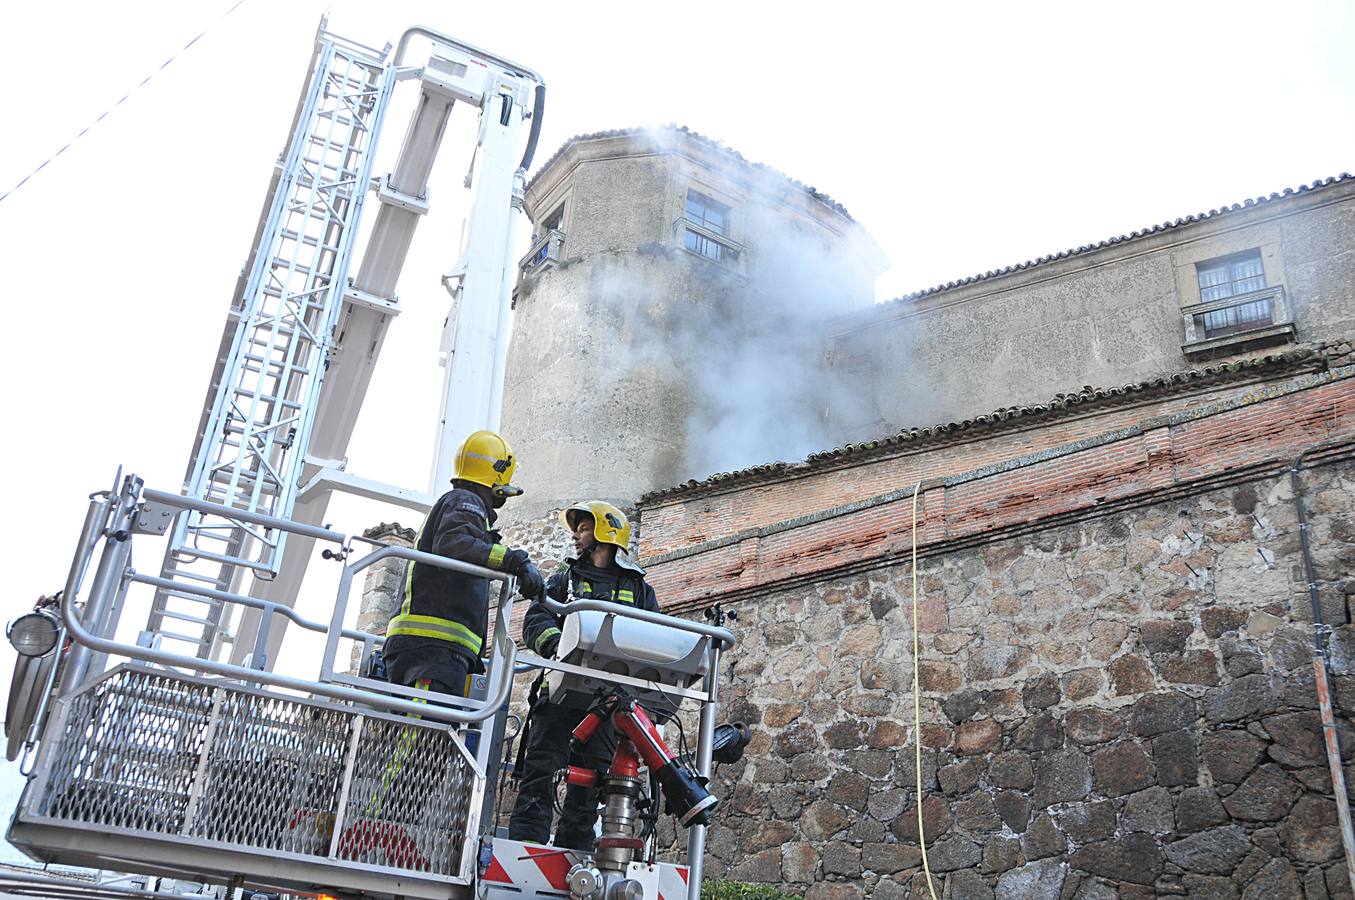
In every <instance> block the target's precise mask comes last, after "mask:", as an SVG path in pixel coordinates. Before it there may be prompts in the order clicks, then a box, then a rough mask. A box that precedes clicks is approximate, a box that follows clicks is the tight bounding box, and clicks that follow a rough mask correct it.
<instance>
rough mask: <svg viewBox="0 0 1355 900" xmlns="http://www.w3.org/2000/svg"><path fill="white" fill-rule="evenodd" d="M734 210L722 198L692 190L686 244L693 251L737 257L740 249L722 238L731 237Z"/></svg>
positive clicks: (727, 258)
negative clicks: (731, 221)
mask: <svg viewBox="0 0 1355 900" xmlns="http://www.w3.org/2000/svg"><path fill="white" fill-rule="evenodd" d="M730 212H731V209H730V207H729V206H727V205H725V204H723V203H721V202H719V201H718V200H715V199H713V198H711V197H708V196H706V195H705V194H703V193H701V192H700V191H694V190H688V191H687V206H686V209H685V210H684V217H685V219H686V220H687V228H686V231H685V233H684V234H683V236H682V243H683V246H684V247H686V248H687V249H688V250H690V251H692V252H693V253H698V254H700V255H701V256H704V257H707V258H709V259H713V260H717V261H722V262H723V261H730V260H733V259H736V258H737V257H738V253H739V251H738V250H737V249H735V248H734V247H732V246H730V245H729V244H727V243H725V242H723V241H721V240H719V238H721V237H729V232H730Z"/></svg>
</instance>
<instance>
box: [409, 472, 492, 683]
mask: <svg viewBox="0 0 1355 900" xmlns="http://www.w3.org/2000/svg"><path fill="white" fill-rule="evenodd" d="M495 518H496V515H495V513H494V510H492V509H491V508H490V507H489V506H488V504H486V502H485V501H484V500H482V499H481V498H480V496H479V495H478V494H475V493H473V492H472V491H468V490H465V489H463V488H454V489H453V490H450V491H448V492H447V493H445V494H443V495H442V496H441V497H440V498H439V499H438V502H437V503H435V504H433V508H432V509H431V510H429V512H428V518H426V519H424V523H423V528H421V529H420V530H419V538H418V541H417V543H416V544H415V548H416V549H418V550H422V551H423V552H425V553H435V554H437V555H438V556H446V557H448V558H450V559H458V560H461V561H462V562H468V563H474V564H475V565H477V566H485V567H487V568H490V569H498V568H500V567H501V566H502V565H503V558H504V554H505V553H507V552H508V550H507V548H506V547H505V546H504V545H503V544H501V543H499V542H498V535H497V534H496V533H495V532H493V531H491V530H490V529H491V528H493V526H494V520H495ZM488 616H489V582H488V580H486V579H484V578H477V577H475V576H474V575H464V574H462V573H460V572H453V571H452V570H450V569H439V568H437V567H435V566H429V565H422V564H419V563H411V564H410V565H409V566H408V568H407V570H406V572H405V596H404V603H403V604H402V605H401V607H400V611H399V613H397V614H396V615H395V617H394V618H392V619H391V620H390V625H389V626H388V627H387V629H386V635H387V638H386V646H385V651H384V652H385V655H386V656H388V657H389V656H394V655H396V654H408V653H413V652H418V651H419V650H421V649H425V648H428V649H435V648H436V649H451V650H454V651H456V652H458V653H460V654H462V655H464V656H466V657H468V658H469V659H470V670H471V671H472V672H479V671H483V665H482V664H481V662H480V650H481V648H482V647H483V646H484V637H485V626H486V622H487V619H488Z"/></svg>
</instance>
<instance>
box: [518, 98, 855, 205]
mask: <svg viewBox="0 0 1355 900" xmlns="http://www.w3.org/2000/svg"><path fill="white" fill-rule="evenodd" d="M654 131H670V132H674V133H678V134H685V135H687V136H688V137H690V138H692V139H693V140H695V141H696V142H697V143H699V144H702V145H704V146H706V147H710V148H712V149H714V150H718V151H720V152H721V153H724V154H725V155H726V156H729V157H731V158H733V159H735V160H737V161H739V162H741V163H743V164H744V165H746V166H749V167H751V168H754V169H760V170H761V171H764V172H768V173H770V174H772V175H775V176H777V177H778V178H781V179H783V180H784V181H786V182H787V183H788V184H790V185H792V186H793V187H796V188H799V189H800V190H803V191H804V192H805V193H806V194H808V195H809V196H811V197H813V198H814V199H815V200H818V201H819V202H820V203H822V204H824V205H825V206H827V207H829V208H830V209H833V210H835V211H836V212H839V213H841V214H842V215H843V216H845V217H846V218H847V219H848V220H850V221H852V222H855V221H856V220H855V219H853V218H852V214H851V213H849V212H848V211H847V207H845V206H843V205H842V204H841V203H838V202H837V201H836V200H834V199H833V198H832V197H830V196H828V195H827V194H825V193H823V192H822V191H820V190H819V189H818V188H816V187H814V186H813V185H808V184H805V183H804V182H802V181H800V180H798V179H795V178H791V177H790V176H789V175H787V174H786V173H785V172H782V171H781V170H779V169H777V168H775V167H773V166H769V165H767V164H766V163H760V162H753V161H752V160H750V159H748V158H747V157H745V156H744V155H743V154H742V153H740V152H739V151H737V150H735V149H734V148H733V147H729V146H727V145H725V144H724V143H722V142H721V141H718V140H716V139H715V138H712V137H707V136H706V135H704V134H701V133H700V132H698V131H693V130H692V129H690V128H688V127H687V126H686V125H678V124H676V123H669V124H667V125H656V126H652V127H644V126H636V127H633V128H609V129H607V130H605V131H593V132H589V133H587V134H576V135H574V136H573V137H571V138H569V139H568V140H567V141H565V142H564V143H563V144H561V145H560V146H559V148H558V149H557V150H556V151H555V152H554V153H552V154H551V155H550V157H549V158H548V159H547V160H546V161H545V162H544V163H542V164H541V166H540V167H539V168H537V170H536V174H534V175H533V176H532V177H531V179H530V180H529V181H528V182H527V187H528V188H529V189H530V188H531V186H532V185H533V184H535V183H536V181H537V179H539V178H540V177H541V174H542V173H543V172H545V171H546V170H547V169H549V168H550V167H551V166H553V165H554V164H555V161H556V160H557V159H559V158H560V157H561V156H563V155H564V152H565V151H566V150H568V149H569V148H570V146H571V145H573V144H575V143H577V142H579V141H593V140H599V139H601V138H611V137H630V136H632V135H637V134H648V133H650V132H654Z"/></svg>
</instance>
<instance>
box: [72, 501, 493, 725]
mask: <svg viewBox="0 0 1355 900" xmlns="http://www.w3.org/2000/svg"><path fill="white" fill-rule="evenodd" d="M187 510H193V511H198V512H208V513H213V514H219V515H229V516H231V517H233V518H236V519H239V520H240V521H241V522H242V523H245V524H252V525H261V526H265V527H268V528H274V529H278V530H281V531H288V532H291V533H296V534H302V535H305V536H307V537H311V538H314V539H315V540H317V541H323V542H326V543H329V544H333V545H335V546H337V547H338V548H339V549H338V551H337V552H336V553H335V555H336V556H338V557H339V558H346V557H347V555H348V554H349V553H350V552H351V548H352V544H353V541H354V539H353V538H351V537H350V536H348V535H346V534H343V533H342V532H338V531H333V530H331V529H328V528H320V527H317V526H313V525H305V524H301V523H297V522H293V521H290V520H286V519H278V518H275V517H272V516H267V515H263V514H258V513H249V512H243V511H240V510H232V509H229V508H227V507H224V506H219V505H217V504H214V503H210V502H207V501H202V500H197V499H194V498H190V497H183V496H180V495H178V494H169V493H166V492H163V491H157V490H151V489H148V488H143V487H142V485H141V482H140V479H137V478H136V477H135V476H129V477H128V478H126V479H124V482H123V484H122V485H121V487H120V488H119V490H118V492H117V493H116V494H115V495H112V496H110V497H109V498H108V499H105V500H96V501H94V502H93V503H91V507H90V511H89V513H88V515H87V519H86V525H85V528H84V529H83V530H82V537H81V542H80V545H79V547H78V548H77V551H76V557H75V559H74V560H73V561H72V564H71V575H70V578H69V579H68V582H67V587H68V590H67V591H65V592H64V593H63V596H62V604H61V616H62V621H63V622H64V624H65V626H66V628H67V631H68V633H69V634H70V637H71V639H72V641H73V642H74V643H75V644H76V645H77V649H75V650H74V652H73V653H72V654H71V657H70V658H69V659H68V660H67V665H66V673H65V676H64V678H63V682H62V685H63V687H62V692H63V693H66V692H69V691H71V690H73V689H75V688H76V687H77V686H78V685H79V684H80V683H81V682H83V681H84V680H85V678H86V677H87V675H88V674H89V671H90V669H91V668H92V667H91V662H92V661H94V660H95V659H96V658H98V657H100V656H117V657H122V658H126V659H134V660H140V661H142V662H147V663H151V664H153V665H159V666H165V667H168V668H173V669H178V670H184V671H191V672H200V673H203V674H206V675H216V676H221V677H224V678H230V679H237V680H240V681H244V682H248V683H254V684H266V685H270V686H273V687H278V688H283V689H285V690H291V691H299V692H304V693H310V694H314V695H317V696H322V697H328V698H330V699H334V700H342V701H347V702H351V703H360V704H363V705H365V706H369V707H374V708H377V709H381V710H384V711H386V712H392V713H403V714H407V715H419V716H422V717H423V718H426V719H433V720H436V721H439V722H445V723H457V724H465V723H473V722H483V721H484V720H485V719H487V718H489V717H491V716H492V715H494V713H495V712H496V711H497V710H498V709H499V708H500V707H501V706H502V705H503V704H504V703H505V702H506V701H507V699H508V696H509V693H510V692H511V690H512V680H513V678H512V673H513V666H514V661H515V658H516V654H517V648H516V646H515V645H514V643H513V640H512V637H511V636H510V634H509V622H510V621H511V616H512V608H513V592H514V588H515V586H516V580H515V579H514V578H513V576H511V575H509V574H507V573H504V572H500V571H497V570H494V569H487V568H484V567H481V566H475V565H471V564H469V563H464V562H461V561H459V560H454V559H448V558H446V557H442V556H437V555H434V554H430V553H421V552H419V551H417V550H410V549H407V548H404V547H392V546H386V545H380V544H378V543H377V542H371V543H373V544H374V545H376V546H377V549H376V550H375V551H374V552H372V553H369V554H367V555H366V556H364V557H363V558H362V559H360V560H358V561H357V562H355V563H352V564H350V565H346V566H345V567H344V569H343V572H342V573H341V575H340V579H339V586H338V590H337V595H336V597H335V601H334V614H333V616H332V617H331V620H330V622H329V623H328V624H321V623H318V622H312V621H309V620H307V619H304V618H302V617H301V616H300V615H298V614H297V613H296V612H295V611H294V610H293V609H291V608H290V607H288V606H285V605H283V604H280V603H277V602H274V601H268V600H259V599H257V598H254V597H251V596H248V595H246V594H239V593H233V592H229V591H221V590H217V589H214V588H209V587H205V586H202V585H197V584H193V583H191V582H184V581H179V580H174V579H167V578H162V577H159V576H153V575H145V574H142V573H139V572H137V571H136V570H135V569H133V568H132V567H131V566H130V564H129V562H130V555H131V552H130V551H131V546H132V543H133V540H134V538H135V536H136V535H137V534H146V533H152V534H159V533H161V532H162V531H163V525H160V526H159V527H157V528H150V526H148V525H147V524H146V523H147V518H148V517H153V516H160V517H162V518H163V517H165V516H168V517H171V518H172V517H174V516H177V515H178V514H180V513H182V512H184V511H187ZM103 516H106V518H105V520H104V523H103V526H102V528H100V525H99V519H100V518H101V517H103ZM100 533H102V534H103V535H104V536H105V541H104V549H103V553H102V555H101V556H100V558H99V560H98V564H97V566H96V567H95V575H94V580H93V582H92V584H91V586H90V589H89V591H88V593H87V596H86V597H85V599H84V601H83V609H82V610H81V609H77V606H78V605H79V604H80V599H79V586H80V582H81V580H82V578H81V575H82V573H84V572H85V571H86V570H87V569H88V567H89V564H90V563H91V561H92V555H93V553H94V552H95V550H96V549H97V540H93V539H91V536H93V537H94V538H97V536H98V535H99V534H100ZM331 552H334V551H331ZM390 557H398V558H400V559H405V560H408V561H410V562H418V563H421V564H424V565H429V566H433V567H436V568H441V569H449V570H452V571H455V572H461V573H464V574H468V575H474V576H477V577H480V578H484V579H486V580H489V581H493V582H496V583H498V584H499V585H500V593H499V602H498V614H497V616H496V619H495V623H494V634H493V643H492V646H493V654H492V655H491V657H490V659H489V665H488V668H489V670H490V677H491V684H490V686H489V688H488V691H487V696H486V698H485V699H483V700H479V701H468V700H466V699H464V698H461V697H452V696H449V695H444V694H430V693H429V692H427V691H416V690H414V689H411V688H404V687H401V686H399V685H388V684H385V683H384V682H378V681H375V680H373V679H362V683H363V686H362V687H356V686H351V685H345V684H339V683H336V673H335V659H336V656H337V652H338V645H339V642H340V640H342V639H345V638H347V639H349V640H353V641H357V642H359V643H361V644H362V647H363V657H364V659H365V658H366V657H367V656H369V655H370V653H371V651H372V649H373V648H375V647H376V646H377V645H379V644H380V643H381V642H382V641H383V640H384V638H383V637H381V636H380V635H374V634H370V633H368V632H363V631H358V630H355V629H349V628H345V627H344V626H343V619H344V615H345V612H346V610H347V604H348V595H349V594H350V593H351V591H352V587H353V581H354V579H355V577H356V576H357V575H358V574H359V573H360V572H361V571H363V570H364V569H366V568H367V567H368V566H371V565H372V564H374V563H376V562H379V561H380V560H382V559H387V558H390ZM131 584H145V585H148V586H151V587H155V588H158V589H162V590H172V591H175V592H181V593H184V594H191V595H196V596H201V597H205V598H210V599H214V600H218V601H221V602H225V603H233V604H238V605H240V606H244V607H249V608H253V609H260V610H263V611H264V612H265V613H266V615H265V617H264V621H263V624H262V626H261V627H260V630H259V635H258V641H257V642H256V647H258V648H259V649H260V650H261V649H262V648H263V647H266V646H267V640H268V632H269V626H270V624H271V622H272V621H273V617H274V616H279V615H280V616H283V617H285V618H286V619H288V620H289V621H291V622H292V623H294V624H296V625H297V626H298V627H300V628H302V629H305V630H307V631H312V632H316V633H320V634H325V635H326V639H325V653H324V656H323V657H322V658H321V662H320V674H319V677H318V678H315V679H308V678H301V677H296V676H291V675H283V674H280V673H278V672H271V671H267V670H265V669H262V668H256V667H252V666H240V665H234V664H232V663H226V662H221V661H218V660H210V659H202V658H200V657H196V656H188V655H185V654H178V653H172V652H169V651H166V650H162V649H159V648H157V647H156V646H154V635H150V634H143V639H142V641H140V642H138V643H136V644H129V643H125V642H122V641H118V640H115V639H113V638H112V637H110V635H112V634H114V633H115V632H116V630H117V625H118V621H117V618H118V615H119V614H120V612H121V604H122V600H123V597H124V595H125V593H126V590H127V587H128V586H129V585H131ZM96 674H97V670H96ZM373 688H376V689H373ZM415 697H418V698H420V700H415V699H414V698H415ZM428 699H432V700H435V701H437V703H436V704H433V705H430V704H429V703H427V700H428Z"/></svg>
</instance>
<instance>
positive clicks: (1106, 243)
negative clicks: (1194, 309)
mask: <svg viewBox="0 0 1355 900" xmlns="http://www.w3.org/2000/svg"><path fill="white" fill-rule="evenodd" d="M1352 179H1355V175H1351V174H1350V173H1349V172H1342V173H1341V174H1340V175H1332V176H1329V177H1327V178H1319V179H1318V180H1317V181H1314V182H1312V183H1311V184H1301V185H1299V186H1298V187H1296V188H1289V187H1287V188H1285V189H1284V190H1283V191H1274V192H1272V193H1270V194H1268V195H1263V196H1260V197H1252V198H1249V199H1247V200H1243V201H1242V202H1240V203H1233V204H1228V205H1224V206H1220V207H1218V208H1216V209H1211V210H1209V211H1207V212H1198V213H1194V214H1193V215H1189V216H1185V217H1182V218H1178V219H1172V220H1168V221H1166V222H1163V223H1161V224H1159V225H1150V226H1148V227H1146V228H1140V229H1138V230H1136V231H1131V232H1129V233H1128V234H1120V235H1116V236H1114V237H1109V238H1106V239H1105V240H1102V241H1097V242H1096V243H1094V244H1083V245H1081V246H1079V247H1072V248H1069V249H1067V250H1060V251H1059V252H1057V253H1050V254H1047V255H1045V256H1037V257H1036V258H1035V259H1028V260H1026V261H1025V262H1020V263H1016V264H1014V265H1010V266H1003V267H1002V268H1000V269H989V270H988V271H986V272H980V273H978V274H976V275H969V276H967V277H965V278H960V279H957V280H955V281H947V282H945V283H944V284H937V285H933V286H932V287H929V288H923V289H922V290H919V291H913V292H912V293H909V294H903V295H902V296H899V297H894V298H892V299H890V300H886V301H883V302H882V303H881V304H879V306H885V305H887V304H891V303H904V302H907V301H909V300H918V299H921V298H922V297H930V296H932V295H934V294H941V293H945V292H946V291H952V290H955V289H956V288H961V287H965V286H966V285H970V284H976V283H978V282H981V281H987V280H989V279H992V278H999V277H1001V276H1003V275H1010V274H1012V273H1013V272H1022V271H1025V270H1027V269H1033V268H1036V267H1037V266H1043V265H1046V264H1048V263H1051V262H1056V261H1058V260H1060V259H1068V258H1069V257H1073V256H1078V255H1081V254H1083V253H1089V252H1091V251H1093V250H1101V249H1103V248H1105V247H1112V246H1115V245H1116V244H1123V243H1126V242H1128V241H1133V240H1137V239H1139V238H1142V237H1147V236H1148V235H1150V234H1161V233H1162V232H1164V231H1171V230H1174V229H1176V228H1181V227H1184V226H1186V225H1191V224H1194V223H1196V222H1203V221H1205V220H1207V219H1213V218H1216V217H1218V216H1221V215H1226V214H1229V213H1234V212H1239V211H1241V210H1244V209H1250V208H1252V207H1255V206H1261V205H1263V204H1266V203H1271V202H1274V201H1276V200H1282V199H1284V198H1285V197H1291V196H1298V195H1299V194H1306V193H1309V192H1310V191H1314V190H1317V189H1319V188H1323V187H1326V186H1328V185H1331V184H1340V183H1341V182H1345V181H1350V180H1352Z"/></svg>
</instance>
